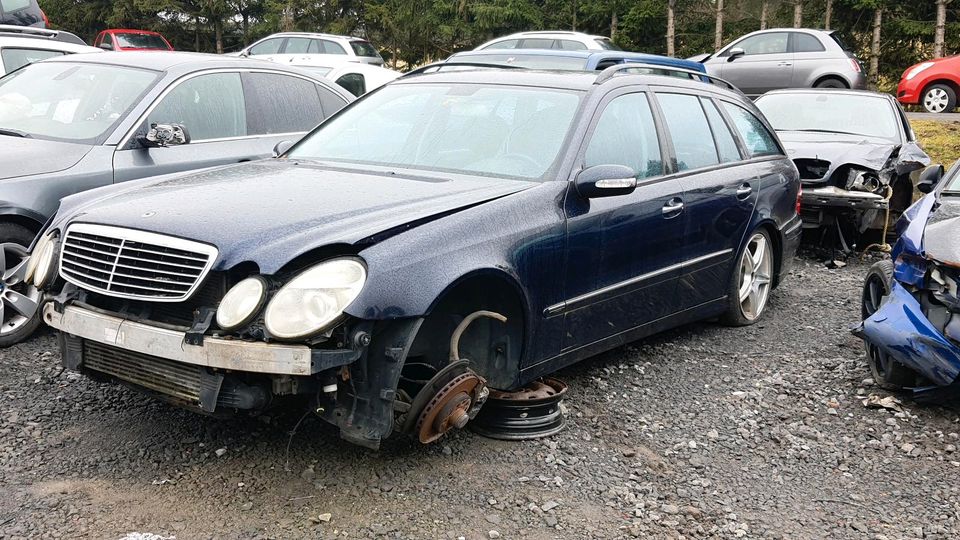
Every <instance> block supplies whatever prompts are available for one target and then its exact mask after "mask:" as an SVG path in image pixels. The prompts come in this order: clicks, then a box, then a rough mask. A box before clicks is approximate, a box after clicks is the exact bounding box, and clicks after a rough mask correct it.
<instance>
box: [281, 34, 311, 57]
mask: <svg viewBox="0 0 960 540" xmlns="http://www.w3.org/2000/svg"><path fill="white" fill-rule="evenodd" d="M312 41H313V40H312V39H307V38H300V37H292V38H287V46H286V47H284V49H283V53H284V54H306V53H307V51H308V50H309V49H310V43H311V42H312Z"/></svg>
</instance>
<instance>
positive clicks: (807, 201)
mask: <svg viewBox="0 0 960 540" xmlns="http://www.w3.org/2000/svg"><path fill="white" fill-rule="evenodd" d="M801 207H802V208H834V209H836V208H850V209H854V210H884V209H886V208H887V199H886V197H884V196H882V195H878V194H876V193H867V192H865V191H851V190H846V189H841V188H838V187H835V186H826V187H819V188H807V187H805V188H803V195H801Z"/></svg>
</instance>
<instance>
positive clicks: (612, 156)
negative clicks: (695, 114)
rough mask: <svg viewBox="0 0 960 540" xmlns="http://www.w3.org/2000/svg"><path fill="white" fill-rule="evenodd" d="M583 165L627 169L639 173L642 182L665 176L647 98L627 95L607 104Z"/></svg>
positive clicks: (642, 94)
mask: <svg viewBox="0 0 960 540" xmlns="http://www.w3.org/2000/svg"><path fill="white" fill-rule="evenodd" d="M583 165H584V167H592V166H594V165H625V166H627V167H630V168H631V169H633V170H634V171H636V173H637V177H638V178H649V177H651V176H657V175H660V174H663V162H662V160H661V157H660V143H659V140H658V138H657V129H656V126H655V124H654V123H653V114H652V113H651V112H650V103H649V101H648V100H647V95H646V94H644V93H634V94H626V95H623V96H620V97H617V98H615V99H614V100H613V101H611V102H610V103H608V104H607V106H606V107H605V108H604V109H603V112H602V113H601V115H600V120H598V121H597V127H596V128H595V129H594V131H593V136H592V137H591V138H590V144H589V146H587V151H586V154H585V155H584V163H583Z"/></svg>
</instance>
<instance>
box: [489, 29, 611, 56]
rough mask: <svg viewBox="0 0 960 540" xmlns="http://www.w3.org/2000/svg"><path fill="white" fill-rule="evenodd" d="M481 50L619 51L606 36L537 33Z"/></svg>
mask: <svg viewBox="0 0 960 540" xmlns="http://www.w3.org/2000/svg"><path fill="white" fill-rule="evenodd" d="M483 49H561V50H565V51H619V50H620V47H617V46H616V45H614V44H613V42H612V41H610V38H608V37H606V36H593V35H590V34H584V33H583V32H562V31H552V30H551V31H538V32H519V33H516V34H510V35H509V36H502V37H498V38H497V39H493V40H490V41H488V42H486V43H484V44H483V45H480V46H479V47H477V48H476V49H474V50H475V51H480V50H483Z"/></svg>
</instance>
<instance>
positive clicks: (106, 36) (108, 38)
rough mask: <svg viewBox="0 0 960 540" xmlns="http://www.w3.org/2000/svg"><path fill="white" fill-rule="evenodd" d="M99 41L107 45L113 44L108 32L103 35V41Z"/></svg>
mask: <svg viewBox="0 0 960 540" xmlns="http://www.w3.org/2000/svg"><path fill="white" fill-rule="evenodd" d="M101 43H106V44H108V45H113V36H112V35H110V34H104V35H103V41H102V42H101Z"/></svg>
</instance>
